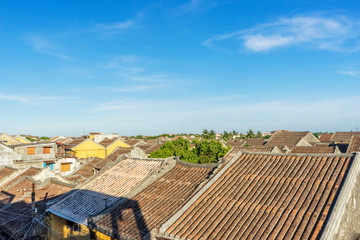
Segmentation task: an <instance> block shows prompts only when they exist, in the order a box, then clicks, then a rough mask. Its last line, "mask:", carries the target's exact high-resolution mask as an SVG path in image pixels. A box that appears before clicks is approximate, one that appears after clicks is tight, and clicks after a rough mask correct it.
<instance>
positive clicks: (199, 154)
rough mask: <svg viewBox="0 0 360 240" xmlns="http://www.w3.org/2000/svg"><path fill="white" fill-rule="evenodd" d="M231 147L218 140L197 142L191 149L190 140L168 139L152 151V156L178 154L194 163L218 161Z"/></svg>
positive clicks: (184, 159)
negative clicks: (224, 145)
mask: <svg viewBox="0 0 360 240" xmlns="http://www.w3.org/2000/svg"><path fill="white" fill-rule="evenodd" d="M229 149H230V147H223V146H222V144H221V143H220V142H218V141H214V140H211V141H202V142H195V147H194V149H192V150H190V143H189V140H187V139H184V138H179V139H177V140H175V141H168V142H166V143H165V144H164V145H163V146H161V147H160V149H159V150H157V151H154V152H152V153H150V157H151V158H166V157H170V156H178V157H179V158H180V159H181V160H183V161H187V162H192V163H216V162H217V161H218V159H219V158H222V157H224V156H225V154H226V153H227V152H228V151H229Z"/></svg>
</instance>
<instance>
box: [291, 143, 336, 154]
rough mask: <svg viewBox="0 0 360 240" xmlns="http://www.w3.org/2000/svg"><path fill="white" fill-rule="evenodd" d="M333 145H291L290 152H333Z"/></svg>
mask: <svg viewBox="0 0 360 240" xmlns="http://www.w3.org/2000/svg"><path fill="white" fill-rule="evenodd" d="M334 152H335V146H321V145H316V146H313V147H302V146H301V147H300V146H299V147H293V149H292V150H291V153H334Z"/></svg>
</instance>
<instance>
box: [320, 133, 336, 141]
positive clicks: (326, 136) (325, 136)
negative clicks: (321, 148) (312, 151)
mask: <svg viewBox="0 0 360 240" xmlns="http://www.w3.org/2000/svg"><path fill="white" fill-rule="evenodd" d="M332 136H333V134H332V133H323V134H321V135H320V138H319V140H320V142H330V141H331V137H332Z"/></svg>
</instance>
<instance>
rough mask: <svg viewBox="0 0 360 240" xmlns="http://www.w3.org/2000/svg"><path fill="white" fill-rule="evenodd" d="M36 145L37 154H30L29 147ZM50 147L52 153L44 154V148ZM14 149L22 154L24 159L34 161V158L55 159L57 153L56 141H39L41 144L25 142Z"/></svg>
mask: <svg viewBox="0 0 360 240" xmlns="http://www.w3.org/2000/svg"><path fill="white" fill-rule="evenodd" d="M28 147H34V148H35V155H28V154H27V148H28ZM44 147H50V148H51V149H50V153H48V154H43V148H44ZM14 151H15V152H17V153H19V154H21V155H22V160H23V161H24V162H26V161H34V160H54V159H55V153H56V144H55V143H39V144H24V145H17V146H14Z"/></svg>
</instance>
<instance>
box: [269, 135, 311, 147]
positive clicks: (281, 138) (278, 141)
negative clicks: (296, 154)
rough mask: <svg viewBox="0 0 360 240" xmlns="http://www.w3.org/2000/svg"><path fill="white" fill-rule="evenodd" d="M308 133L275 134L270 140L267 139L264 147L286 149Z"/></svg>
mask: <svg viewBox="0 0 360 240" xmlns="http://www.w3.org/2000/svg"><path fill="white" fill-rule="evenodd" d="M308 133H309V132H277V133H275V134H274V135H273V136H272V137H271V138H269V140H268V142H267V143H266V144H265V145H267V146H277V147H279V148H281V147H283V146H285V145H286V146H288V147H293V146H294V145H295V144H296V143H298V142H299V141H300V139H301V138H303V137H305V136H306V134H308Z"/></svg>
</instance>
